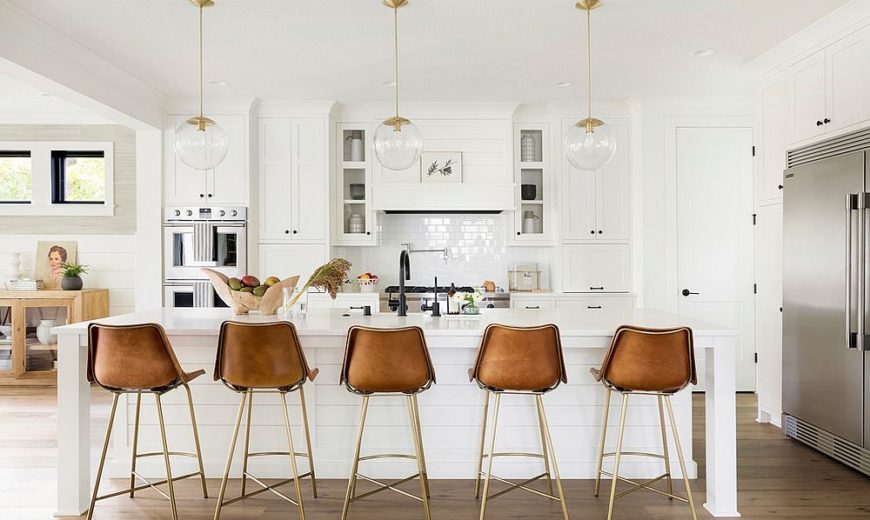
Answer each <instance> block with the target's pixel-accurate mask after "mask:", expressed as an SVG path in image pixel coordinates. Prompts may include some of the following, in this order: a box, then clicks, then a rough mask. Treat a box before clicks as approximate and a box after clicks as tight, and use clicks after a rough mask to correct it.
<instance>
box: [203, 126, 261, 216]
mask: <svg viewBox="0 0 870 520" xmlns="http://www.w3.org/2000/svg"><path fill="white" fill-rule="evenodd" d="M212 119H214V120H215V122H216V123H217V124H219V125H220V126H221V128H223V129H224V131H225V132H226V133H227V139H228V140H229V143H230V145H229V149H228V150H227V156H226V157H224V160H223V161H222V162H221V163H220V164H219V165H218V166H217V168H215V169H214V170H212V171H210V172H209V191H208V193H207V194H206V198H207V201H208V202H209V204H222V205H225V206H247V205H248V187H249V182H248V165H249V162H250V161H249V160H248V118H247V117H245V116H243V115H220V116H213V117H212Z"/></svg>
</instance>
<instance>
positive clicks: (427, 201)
mask: <svg viewBox="0 0 870 520" xmlns="http://www.w3.org/2000/svg"><path fill="white" fill-rule="evenodd" d="M515 192H516V185H515V184H513V183H510V184H464V183H463V184H421V183H413V184H412V183H382V184H375V185H374V186H373V187H372V208H373V209H375V210H377V211H414V212H426V211H451V212H459V211H469V212H480V211H493V212H495V211H514V210H515V209H516V204H515V203H514V201H515Z"/></svg>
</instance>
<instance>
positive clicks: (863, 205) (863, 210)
mask: <svg viewBox="0 0 870 520" xmlns="http://www.w3.org/2000/svg"><path fill="white" fill-rule="evenodd" d="M857 198H858V204H857V206H858V287H857V289H858V295H857V296H858V298H857V300H858V341H857V344H856V347H857V349H858V350H864V328H865V327H864V325H865V324H864V298H865V291H864V286H865V276H864V275H865V266H864V261H865V257H866V252H865V249H866V247H867V243H866V240H865V236H864V235H865V233H866V228H867V226H866V222H865V219H866V218H867V193H860V194H859V195H858V197H857ZM850 346H851V345H850Z"/></svg>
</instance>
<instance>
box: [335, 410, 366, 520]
mask: <svg viewBox="0 0 870 520" xmlns="http://www.w3.org/2000/svg"><path fill="white" fill-rule="evenodd" d="M368 408H369V396H367V395H365V396H363V401H362V413H361V414H360V418H359V433H357V436H356V451H355V452H354V455H353V463H352V464H351V466H350V480H348V482H347V494H346V495H345V496H344V506H343V507H342V509H341V520H346V519H347V510H348V508H349V507H350V499H351V498H352V497H353V495H354V493H355V488H356V474H357V472H358V471H359V453H360V449H361V448H362V438H363V432H364V431H365V427H366V412H368Z"/></svg>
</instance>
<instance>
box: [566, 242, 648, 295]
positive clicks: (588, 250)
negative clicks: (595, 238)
mask: <svg viewBox="0 0 870 520" xmlns="http://www.w3.org/2000/svg"><path fill="white" fill-rule="evenodd" d="M562 280H563V283H562V290H563V291H565V292H592V293H600V292H628V291H629V290H630V289H631V263H630V255H629V246H628V244H588V245H566V246H564V247H563V248H562Z"/></svg>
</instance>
